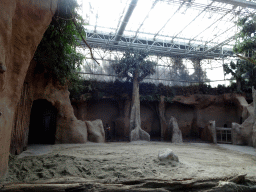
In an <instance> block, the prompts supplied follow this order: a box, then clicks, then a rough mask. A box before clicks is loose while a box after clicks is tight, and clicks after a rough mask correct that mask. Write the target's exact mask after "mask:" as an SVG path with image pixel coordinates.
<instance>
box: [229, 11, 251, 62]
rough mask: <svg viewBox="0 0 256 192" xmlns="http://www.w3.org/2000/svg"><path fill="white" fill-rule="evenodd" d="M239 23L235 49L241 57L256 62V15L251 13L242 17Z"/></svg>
mask: <svg viewBox="0 0 256 192" xmlns="http://www.w3.org/2000/svg"><path fill="white" fill-rule="evenodd" d="M237 25H238V27H239V28H240V32H239V33H238V36H237V39H236V43H235V46H234V48H233V50H234V52H235V53H237V56H238V57H240V58H241V59H244V60H247V61H249V62H251V63H253V64H256V54H255V51H256V15H255V14H251V15H249V16H246V17H244V18H242V19H240V20H239V21H238V24H237ZM241 54H242V55H241Z"/></svg>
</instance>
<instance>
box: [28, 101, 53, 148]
mask: <svg viewBox="0 0 256 192" xmlns="http://www.w3.org/2000/svg"><path fill="white" fill-rule="evenodd" d="M56 117H57V110H56V108H55V107H54V106H52V104H51V103H50V102H48V101H47V100H44V99H39V100H36V101H34V102H33V106H32V109H31V115H30V125H29V135H28V144H54V143H55V133H56Z"/></svg>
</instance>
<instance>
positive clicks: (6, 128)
mask: <svg viewBox="0 0 256 192" xmlns="http://www.w3.org/2000/svg"><path fill="white" fill-rule="evenodd" d="M0 7H1V11H0V28H1V29H4V30H1V31H0V63H1V73H0V112H1V113H2V115H1V117H0V146H1V147H0V177H1V176H3V175H5V173H6V171H7V163H8V156H9V148H10V140H11V130H12V124H13V118H14V113H15V108H16V105H17V103H18V101H19V98H20V95H21V90H22V87H23V83H24V79H25V77H26V73H27V69H28V67H29V64H30V61H31V59H32V57H33V55H34V52H35V50H36V48H37V46H38V44H39V43H40V41H41V39H42V37H43V34H44V32H45V31H46V29H47V27H48V25H49V24H50V22H51V19H52V16H53V15H54V12H55V10H56V8H57V0H44V1H35V0H23V1H18V0H1V1H0Z"/></svg>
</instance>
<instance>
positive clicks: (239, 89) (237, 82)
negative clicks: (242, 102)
mask: <svg viewBox="0 0 256 192" xmlns="http://www.w3.org/2000/svg"><path fill="white" fill-rule="evenodd" d="M236 84H237V88H236V90H237V91H238V92H240V91H241V79H237V80H236Z"/></svg>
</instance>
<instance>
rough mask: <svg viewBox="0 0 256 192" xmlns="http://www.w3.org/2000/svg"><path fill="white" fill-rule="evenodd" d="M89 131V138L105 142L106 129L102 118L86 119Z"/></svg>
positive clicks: (93, 140)
mask: <svg viewBox="0 0 256 192" xmlns="http://www.w3.org/2000/svg"><path fill="white" fill-rule="evenodd" d="M85 123H86V126H87V131H88V140H89V141H91V142H96V143H104V142H105V131H104V127H103V123H102V120H100V119H97V120H95V121H85Z"/></svg>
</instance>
